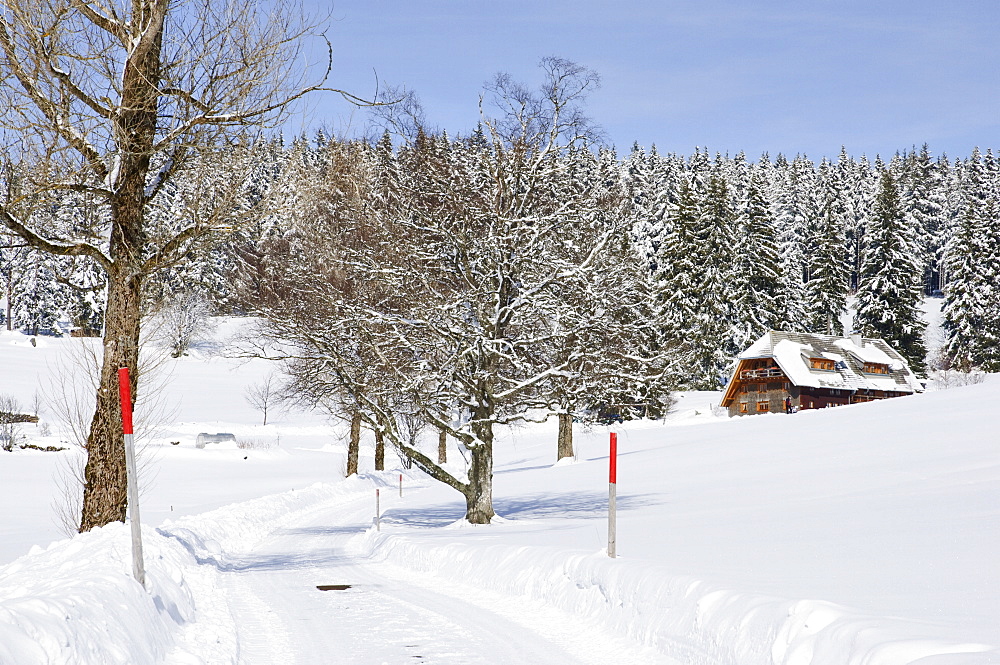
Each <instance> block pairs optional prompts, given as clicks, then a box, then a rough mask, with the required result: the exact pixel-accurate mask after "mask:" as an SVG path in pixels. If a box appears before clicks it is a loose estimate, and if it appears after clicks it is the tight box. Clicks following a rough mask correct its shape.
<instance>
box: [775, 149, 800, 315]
mask: <svg viewBox="0 0 1000 665" xmlns="http://www.w3.org/2000/svg"><path fill="white" fill-rule="evenodd" d="M773 176H774V180H773V183H772V187H773V188H774V190H775V194H774V195H773V196H771V197H769V198H770V200H771V201H772V206H773V210H774V217H775V226H776V228H777V232H778V256H779V266H780V268H781V277H780V279H781V282H780V284H781V286H780V292H779V296H778V305H779V309H778V318H777V320H776V322H775V327H776V328H777V329H778V330H788V331H792V332H798V331H802V330H805V329H806V313H805V284H804V279H805V277H804V276H805V273H806V256H807V254H806V247H805V238H806V219H807V214H808V212H809V209H810V208H809V206H807V205H804V204H803V202H802V200H801V199H803V198H805V197H806V194H804V193H803V191H802V190H803V189H804V188H806V187H808V183H801V182H800V177H799V175H798V174H797V172H796V169H794V168H793V167H792V165H791V164H789V163H788V162H787V161H786V160H785V158H784V157H783V156H782V155H778V157H777V159H776V160H775V167H774V169H773Z"/></svg>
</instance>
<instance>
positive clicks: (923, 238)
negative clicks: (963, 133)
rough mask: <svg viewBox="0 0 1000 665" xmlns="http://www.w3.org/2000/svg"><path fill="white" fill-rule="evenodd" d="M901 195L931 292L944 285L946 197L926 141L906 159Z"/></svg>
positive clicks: (939, 173)
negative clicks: (915, 234)
mask: <svg viewBox="0 0 1000 665" xmlns="http://www.w3.org/2000/svg"><path fill="white" fill-rule="evenodd" d="M902 199H903V206H904V209H905V210H906V215H907V223H908V225H909V226H910V227H911V228H913V229H914V230H915V231H916V232H917V233H918V234H919V239H920V249H921V253H922V260H923V264H924V293H927V294H930V293H933V292H934V291H936V290H939V289H940V288H941V287H942V286H943V285H942V283H941V270H940V266H939V262H940V254H941V245H942V236H943V232H944V229H945V221H946V215H947V200H946V195H945V192H944V191H943V186H942V177H941V172H940V165H939V164H938V163H937V162H935V161H934V160H932V159H931V156H930V149H929V148H928V146H927V144H926V143H925V144H924V145H923V147H922V148H921V149H920V152H919V153H915V152H914V153H911V154H910V155H909V157H908V159H907V164H906V175H905V180H904V182H903V194H902Z"/></svg>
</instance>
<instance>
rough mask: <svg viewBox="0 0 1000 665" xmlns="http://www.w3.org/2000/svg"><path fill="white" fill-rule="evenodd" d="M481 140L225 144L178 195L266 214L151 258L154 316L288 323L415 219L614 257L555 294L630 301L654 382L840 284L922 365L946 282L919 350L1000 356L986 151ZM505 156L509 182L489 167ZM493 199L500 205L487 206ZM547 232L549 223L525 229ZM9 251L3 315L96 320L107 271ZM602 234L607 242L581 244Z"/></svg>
mask: <svg viewBox="0 0 1000 665" xmlns="http://www.w3.org/2000/svg"><path fill="white" fill-rule="evenodd" d="M492 139H493V137H491V136H490V135H489V134H487V133H485V132H484V131H483V130H482V128H481V127H480V128H479V129H478V130H477V131H475V132H473V133H471V134H470V136H468V137H463V138H450V137H448V136H447V135H446V134H444V133H440V134H437V135H428V134H424V133H422V132H420V133H418V135H417V136H415V137H414V140H412V141H409V142H406V143H404V144H402V145H400V146H399V147H397V148H394V147H393V143H392V141H391V140H390V138H389V135H388V134H386V135H385V136H384V137H383V138H382V139H381V140H379V141H377V142H375V143H374V144H372V143H371V142H364V141H353V142H338V141H334V140H329V139H327V138H326V137H324V136H323V134H322V133H319V134H318V135H317V136H316V137H315V139H314V140H312V141H309V140H306V139H305V138H301V139H299V140H296V141H294V142H293V143H291V145H286V144H284V143H283V142H282V141H281V140H273V141H264V142H258V143H256V144H254V145H251V146H240V147H234V148H231V149H230V150H228V151H226V152H224V153H222V154H218V155H216V156H215V159H212V160H210V161H209V164H208V166H205V165H201V166H200V167H199V169H198V171H197V173H192V174H191V177H190V180H191V181H192V182H191V183H190V185H191V187H190V189H191V190H192V191H193V190H197V192H198V193H201V192H202V191H203V190H204V188H205V185H204V183H203V182H202V180H203V179H205V178H206V177H209V178H210V177H211V176H210V174H209V175H206V172H205V170H206V169H208V170H211V169H213V168H214V169H217V170H218V171H219V173H220V175H219V178H220V180H222V172H223V171H228V170H230V169H232V164H233V163H234V162H244V163H246V164H248V165H249V166H248V171H249V172H250V173H251V174H252V175H251V176H250V177H248V178H246V180H245V181H244V183H243V191H242V192H241V193H240V194H241V207H242V208H243V210H245V211H251V212H254V211H256V212H257V214H251V215H248V216H247V217H246V218H247V219H250V220H251V221H250V222H244V223H243V224H242V225H240V226H238V227H236V228H230V229H227V230H226V232H225V233H221V234H216V235H215V236H213V237H212V238H211V243H210V244H209V245H208V246H207V247H206V248H205V250H204V251H202V252H200V253H197V254H191V255H189V256H187V257H186V260H185V261H184V262H182V263H178V264H175V265H173V266H171V267H170V268H169V269H166V270H163V271H161V272H160V273H159V274H158V275H157V277H156V279H154V280H151V283H150V285H149V294H148V296H149V297H148V302H147V304H146V307H147V310H148V311H149V312H150V313H152V312H154V311H156V310H159V309H162V308H164V307H170V306H173V307H177V306H178V304H181V305H183V307H184V308H185V309H195V310H199V311H202V312H210V313H213V314H253V313H257V314H260V313H266V312H268V311H270V312H271V313H273V314H274V315H276V316H279V315H280V316H281V317H284V318H285V320H288V316H287V313H285V312H284V310H285V309H295V308H296V307H301V306H302V304H303V303H304V302H305V300H301V299H302V297H303V294H302V293H299V294H298V297H299V299H300V302H296V301H295V298H294V297H293V294H296V293H297V292H299V291H302V290H304V289H305V290H310V291H313V290H314V287H315V285H316V283H317V282H316V280H317V277H319V276H323V278H324V279H333V281H334V282H335V281H336V279H335V278H332V277H331V276H330V274H329V271H331V270H334V269H335V265H336V263H337V261H338V260H343V259H344V258H345V257H346V256H348V255H350V254H351V253H352V252H355V251H360V249H361V246H363V245H365V244H366V242H368V241H369V240H372V241H374V238H375V237H377V235H379V231H381V234H382V235H385V234H386V233H388V232H389V231H390V226H389V225H388V224H386V220H388V219H390V218H393V217H397V218H400V219H403V218H405V217H407V216H409V218H410V219H416V218H418V217H419V216H426V217H427V218H428V219H430V220H431V221H432V222H438V223H439V225H442V226H440V228H437V229H435V231H437V232H438V233H447V234H454V235H455V236H456V238H457V237H458V236H463V242H466V241H467V242H468V243H479V242H486V243H492V244H493V245H494V249H496V250H497V251H500V250H501V248H502V247H503V246H504V243H508V244H509V249H510V250H511V254H510V255H508V256H506V257H497V261H498V262H500V263H503V262H504V261H507V262H508V263H510V262H513V261H514V260H515V258H514V254H515V252H514V250H515V249H516V248H517V245H518V243H519V239H520V240H522V241H524V243H523V249H525V250H530V251H531V252H533V253H534V255H533V256H530V257H521V258H527V259H530V260H531V261H532V262H537V264H538V265H537V266H534V267H531V268H530V270H536V269H538V268H539V267H544V266H545V265H546V264H550V265H561V264H562V262H563V261H564V260H568V261H569V262H570V263H572V264H573V265H576V266H581V265H583V264H584V263H586V264H587V267H586V269H587V270H588V271H592V272H594V273H604V274H602V275H600V276H599V277H598V276H596V275H595V278H596V281H597V282H600V284H599V285H598V291H599V292H591V293H589V294H588V293H586V292H580V293H579V294H578V295H579V296H580V297H581V300H580V301H579V302H576V303H573V302H571V300H572V298H571V297H570V294H568V293H567V294H566V295H567V297H566V302H565V303H564V304H565V305H566V306H567V307H572V306H573V305H576V306H579V307H580V308H582V309H584V310H587V309H590V310H591V311H590V312H589V314H588V316H589V317H591V319H594V318H595V317H596V319H603V320H602V321H596V320H591V321H590V322H589V323H588V324H587V325H591V326H597V327H600V326H606V327H607V328H608V329H611V328H615V327H618V326H622V325H623V324H624V323H625V320H631V318H632V317H638V318H641V319H642V320H643V322H644V323H646V324H650V325H649V327H648V329H647V330H646V337H645V338H644V340H645V342H644V343H645V344H648V345H652V346H653V347H656V349H657V350H661V351H662V350H663V349H668V350H669V353H668V354H667V355H668V362H667V363H666V365H665V367H664V369H665V373H664V374H662V375H661V376H662V377H664V378H668V379H669V380H668V382H667V385H669V386H670V387H683V388H689V389H696V388H701V389H714V388H717V387H718V386H719V385H720V383H722V382H723V381H724V380H725V377H726V372H727V367H728V365H729V363H730V362H731V360H732V358H733V357H734V355H735V354H737V353H738V352H739V351H740V350H742V349H743V348H745V347H746V346H747V345H748V344H749V343H750V342H751V341H753V340H754V339H755V338H757V337H758V336H759V335H761V334H762V333H763V332H765V331H766V330H768V329H776V330H797V331H809V332H816V333H826V334H843V333H844V332H845V331H844V329H843V324H842V320H843V315H844V314H845V312H846V311H847V306H848V301H849V299H850V298H852V297H854V298H856V313H855V315H854V320H853V326H854V329H855V330H857V331H859V332H861V333H863V334H865V335H868V336H877V337H883V338H884V339H886V340H887V341H889V342H890V343H892V344H893V345H895V346H896V347H897V348H898V349H899V350H900V351H901V353H903V355H904V356H905V357H906V358H907V359H908V360H909V362H910V363H911V366H912V367H913V368H914V370H915V371H917V372H918V373H923V372H925V371H926V370H927V367H926V364H925V358H926V357H927V352H928V349H927V348H925V341H924V339H923V332H924V324H923V322H922V320H921V313H920V304H921V300H922V298H924V297H925V296H943V309H944V321H945V328H946V331H947V339H945V340H938V342H940V345H941V348H940V349H930V350H931V351H937V352H936V353H934V354H933V355H932V358H933V362H934V363H936V364H938V367H939V368H942V369H944V368H958V369H962V370H965V371H968V370H971V369H981V370H985V371H993V372H996V371H1000V345H998V343H997V342H998V338H1000V287H998V277H1000V164H998V159H997V158H996V157H995V156H994V154H993V153H992V151H991V150H987V151H986V152H985V153H982V152H980V150H978V149H975V150H973V151H972V154H971V155H969V156H968V157H965V158H962V159H955V160H953V161H952V160H949V159H947V158H945V157H939V158H934V157H933V156H932V155H931V154H930V152H929V150H928V148H927V147H926V146H925V147H923V148H922V149H921V150H919V151H913V152H908V153H905V154H897V155H895V156H893V157H892V158H891V159H890V160H889V161H888V162H885V161H883V160H881V159H879V158H875V160H874V162H871V161H869V160H868V159H866V158H865V157H864V156H862V157H860V158H854V157H852V156H850V155H848V154H847V153H846V152H841V154H840V155H839V156H838V157H837V158H836V159H834V160H831V159H827V158H823V159H822V160H820V161H819V163H818V164H817V163H816V162H814V161H812V160H810V159H808V158H807V157H805V156H801V155H800V156H796V157H794V158H791V159H789V158H786V157H784V156H782V155H778V156H777V157H776V158H771V157H769V156H768V155H766V154H765V155H763V156H761V157H760V158H759V159H758V160H756V161H751V160H749V159H747V158H746V156H744V155H743V154H739V155H736V156H735V157H730V156H728V155H719V154H715V155H712V154H710V153H709V152H708V151H702V150H695V151H694V153H693V154H691V155H690V156H684V155H676V154H667V155H661V154H659V153H658V152H657V151H656V149H655V147H653V148H651V149H646V148H644V147H642V146H639V145H638V144H637V145H635V146H633V148H632V150H631V152H630V153H629V154H628V155H626V156H623V157H620V156H618V155H617V154H616V153H615V151H614V150H610V149H603V148H602V149H594V148H591V147H590V146H586V145H583V146H576V147H572V148H571V149H566V150H562V151H558V150H556V151H550V153H549V154H546V155H544V156H543V157H544V160H545V161H546V164H544V165H534V167H533V169H534V170H533V171H531V168H532V166H531V165H527V166H526V164H527V159H526V157H527V155H522V156H520V157H518V156H511V155H510V154H507V153H509V152H510V151H509V150H508V148H506V147H505V146H502V145H500V144H499V143H498V142H496V141H493V140H492ZM504 160H506V161H507V162H509V163H506V164H501V163H499V162H500V161H504ZM511 160H513V161H511ZM515 161H519V162H520V163H517V164H515V163H514V162H515ZM505 168H509V169H510V172H509V173H507V174H506V175H508V176H509V177H510V180H511V181H510V182H501V181H498V180H496V179H495V178H492V179H491V176H497V175H501V176H502V175H504V169H505ZM519 169H520V170H519ZM529 171H530V172H529ZM5 175H6V177H5V179H4V184H5V186H6V189H7V190H8V191H7V192H6V193H5V194H6V196H11V195H12V192H11V191H10V190H11V189H12V188H14V187H16V183H17V174H16V173H12V172H11V171H10V169H9V167H8V172H7V174H5ZM194 181H197V182H194ZM188 184H189V183H187V182H185V177H184V176H183V175H182V176H181V177H179V178H178V181H177V182H176V183H175V184H174V187H173V188H172V190H171V191H170V192H168V193H167V197H166V198H167V199H168V200H167V201H166V202H164V203H161V204H160V206H159V207H158V208H157V209H156V211H154V212H155V214H158V215H161V216H163V217H164V218H170V217H172V216H173V217H183V216H184V214H185V208H186V207H187V206H190V205H191V202H190V200H189V199H190V195H191V191H188V187H187V186H188ZM529 190H530V191H529ZM505 196H509V197H510V199H511V200H509V201H507V202H504V201H502V200H499V199H503V198H504V197H505ZM490 198H492V199H494V200H488V199H490ZM498 205H500V206H503V205H506V206H510V207H511V210H510V211H509V212H512V213H514V212H516V215H514V217H515V219H513V220H509V221H510V223H511V224H513V225H515V226H517V225H518V224H517V222H521V225H522V226H523V227H524V228H507V229H499V228H496V227H495V226H490V222H489V217H490V213H491V207H495V206H498ZM493 212H496V211H495V210H494V211H493ZM418 213H419V214H418ZM88 214H89V212H88V206H87V203H86V200H85V197H84V196H82V195H81V196H80V197H79V199H72V198H63V199H61V200H56V201H47V202H45V203H44V205H37V209H36V210H35V211H34V212H33V213H32V217H33V219H35V220H36V223H37V221H38V220H40V219H43V220H44V221H43V223H40V224H39V226H42V227H44V228H49V229H52V230H53V231H54V232H55V235H57V234H58V230H59V229H61V228H65V229H72V228H74V227H75V226H79V225H81V218H83V217H86V216H87V215H88ZM449 217H450V219H448V220H447V222H445V218H449ZM539 220H546V222H545V224H544V225H539V224H538V222H539ZM164 223H168V224H169V222H164ZM482 224H485V225H487V226H490V229H489V231H484V230H483V229H481V228H480V225H482ZM379 225H381V226H382V228H381V229H378V228H377V227H378V226H379ZM418 226H419V225H418V224H413V225H412V226H411V227H409V228H410V230H411V231H412V230H413V229H417V228H418ZM348 227H350V230H348ZM541 228H545V229H546V231H547V232H546V235H548V236H550V237H549V238H541V237H533V236H535V235H537V233H538V231H539V230H540V229H541ZM396 231H399V232H400V235H398V236H396V237H395V238H393V237H391V233H390V237H382V238H378V242H379V243H384V245H382V246H381V247H378V248H376V247H368V248H367V250H366V251H368V252H369V253H367V254H366V256H365V258H366V260H369V261H373V262H379V265H369V266H368V267H369V268H370V269H371V270H378V271H380V272H381V273H382V274H387V273H388V271H391V270H393V269H405V268H407V267H413V265H414V262H415V261H417V260H419V259H418V257H417V255H416V251H417V248H416V247H408V246H407V241H408V239H409V238H408V236H407V235H406V234H404V232H403V230H401V229H396ZM317 234H319V237H317ZM338 234H339V235H338ZM367 234H372V236H371V237H369V236H368V235H367ZM491 234H493V235H491ZM500 235H503V236H504V237H503V238H501V237H500ZM460 244H461V243H459V242H456V243H455V246H454V247H451V248H445V247H440V248H439V249H442V250H444V249H450V250H455V249H456V248H458V247H459V246H460ZM20 245H21V244H20V243H18V242H17V240H16V239H15V238H14V237H12V236H10V235H6V236H4V237H3V247H2V249H0V271H2V272H0V279H2V280H3V289H4V295H5V296H6V303H7V307H6V310H5V311H2V312H0V316H2V317H3V318H2V320H3V322H4V323H5V325H6V328H7V329H17V330H23V331H25V332H27V333H29V334H42V335H44V334H59V333H61V332H65V326H63V327H59V326H58V325H57V322H59V321H68V322H70V324H71V325H72V326H73V327H75V328H77V329H80V330H83V331H99V330H100V328H101V324H102V303H103V294H102V286H103V285H102V283H101V279H100V273H99V272H98V271H97V270H96V269H95V267H94V266H93V265H90V264H89V263H88V262H87V261H86V260H85V259H81V258H78V257H54V256H50V255H45V254H43V253H41V252H37V251H34V250H32V249H30V248H27V247H23V246H20ZM597 246H600V247H601V252H600V254H601V255H602V256H601V257H600V258H597V259H595V258H594V257H589V258H588V257H585V256H583V254H585V253H586V251H587V250H589V249H592V248H594V247H597ZM411 249H412V250H414V253H412V254H411V252H410V250H411ZM424 249H425V248H423V247H421V251H423V250H424ZM320 250H321V251H320ZM564 255H572V256H564ZM338 257H339V259H338ZM438 258H439V259H440V258H443V257H438ZM508 267H510V268H511V269H512V271H513V272H516V271H517V270H519V269H522V268H526V267H525V266H521V267H520V268H515V267H514V266H513V265H509V266H508ZM526 269H527V268H526ZM473 270H475V269H473ZM403 272H405V270H404V271H403ZM513 272H512V274H511V275H510V277H511V279H512V280H513V281H512V282H511V284H512V289H516V288H517V287H516V284H515V282H516V281H517V279H518V277H517V275H514V274H513ZM359 274H360V273H359ZM368 277H369V278H370V275H369V276H368ZM400 279H401V280H402V281H401V282H400V284H401V285H402V284H405V281H406V279H405V278H402V277H401V278H400ZM344 288H348V287H347V286H346V285H345V286H344ZM588 288H595V287H593V285H592V286H591V287H588ZM567 290H569V289H568V287H567ZM483 294H484V296H485V295H486V292H485V291H484V292H483ZM341 295H343V293H341ZM355 295H359V296H360V295H361V294H355ZM510 297H520V296H519V295H516V291H513V290H512V292H511V294H510ZM209 303H210V305H209ZM347 304H348V305H350V303H347ZM623 305H628V306H627V307H625V308H623ZM533 306H534V307H536V309H537V308H539V307H541V306H540V305H537V304H535V305H533ZM359 307H360V304H359ZM279 310H280V313H279ZM540 313H541V310H540V309H539V310H538V311H537V312H536V314H540ZM580 315H581V316H582V313H580ZM623 319H624V320H623ZM632 323H635V321H632ZM619 341H623V340H619ZM613 342H614V340H607V339H606V340H602V342H601V343H602V344H608V343H613ZM630 343H631V342H630ZM650 351H652V349H650ZM652 355H655V353H653V354H652Z"/></svg>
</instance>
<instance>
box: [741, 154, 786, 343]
mask: <svg viewBox="0 0 1000 665" xmlns="http://www.w3.org/2000/svg"><path fill="white" fill-rule="evenodd" d="M765 177H766V176H765V175H764V174H763V173H762V172H761V171H760V169H755V170H754V171H753V172H752V173H751V175H750V177H749V181H748V184H747V188H746V197H745V198H744V199H743V201H741V202H740V204H739V208H738V210H737V216H736V229H737V238H738V239H737V241H736V243H735V246H734V248H733V249H734V252H735V258H734V260H733V270H732V277H731V280H732V299H733V300H732V301H733V312H734V316H735V326H736V333H735V335H734V341H735V343H736V346H737V347H739V348H740V349H743V348H746V347H747V346H748V345H749V344H750V343H751V342H753V341H754V340H755V339H757V338H759V337H760V336H761V335H763V334H764V333H765V332H767V331H768V330H771V329H772V328H775V327H776V326H777V322H778V317H779V311H780V308H779V304H778V298H779V297H780V293H781V268H780V265H779V257H778V244H777V239H776V234H775V229H774V219H773V217H772V213H771V207H770V204H769V203H768V201H767V199H766V198H765V189H766V186H767V185H766V182H765Z"/></svg>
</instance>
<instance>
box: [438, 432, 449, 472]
mask: <svg viewBox="0 0 1000 665" xmlns="http://www.w3.org/2000/svg"><path fill="white" fill-rule="evenodd" d="M447 463H448V433H447V432H445V431H444V430H441V432H440V433H438V464H447Z"/></svg>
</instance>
